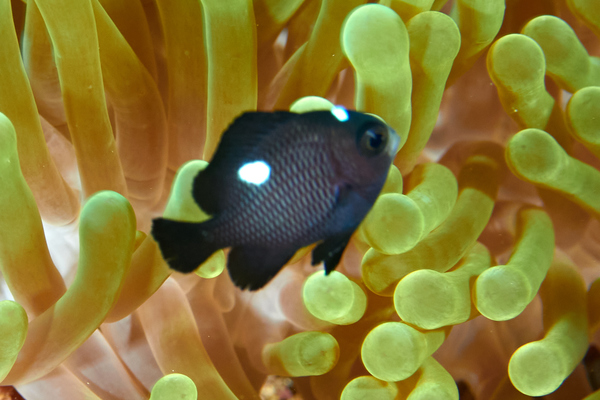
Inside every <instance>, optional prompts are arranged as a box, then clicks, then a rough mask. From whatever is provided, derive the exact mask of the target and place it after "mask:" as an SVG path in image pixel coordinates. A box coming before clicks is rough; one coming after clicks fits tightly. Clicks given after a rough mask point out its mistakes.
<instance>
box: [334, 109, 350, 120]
mask: <svg viewBox="0 0 600 400" xmlns="http://www.w3.org/2000/svg"><path fill="white" fill-rule="evenodd" d="M331 113H332V114H333V116H334V117H336V118H337V120H338V121H340V122H346V121H348V119H350V116H349V115H348V111H346V109H345V108H344V107H341V106H334V107H333V108H332V109H331Z"/></svg>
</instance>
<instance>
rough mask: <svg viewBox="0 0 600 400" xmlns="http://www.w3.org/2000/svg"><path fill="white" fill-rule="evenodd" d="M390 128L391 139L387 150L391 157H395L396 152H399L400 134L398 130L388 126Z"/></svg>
mask: <svg viewBox="0 0 600 400" xmlns="http://www.w3.org/2000/svg"><path fill="white" fill-rule="evenodd" d="M388 129H389V130H390V136H389V137H390V139H389V142H388V144H389V145H388V149H387V152H388V154H389V155H390V157H395V156H396V153H398V147H400V136H398V134H397V133H396V131H395V130H393V129H392V128H391V127H389V126H388Z"/></svg>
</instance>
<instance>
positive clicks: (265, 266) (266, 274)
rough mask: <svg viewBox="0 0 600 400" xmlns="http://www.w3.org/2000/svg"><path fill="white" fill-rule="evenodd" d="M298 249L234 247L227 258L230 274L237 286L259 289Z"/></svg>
mask: <svg viewBox="0 0 600 400" xmlns="http://www.w3.org/2000/svg"><path fill="white" fill-rule="evenodd" d="M296 250H297V249H295V248H294V249H282V248H280V247H267V248H265V247H255V246H237V247H234V248H232V249H231V251H230V252H229V257H228V259H227V269H228V270H229V276H230V277H231V280H232V281H233V283H234V284H235V285H236V286H237V287H240V288H242V289H249V290H258V289H260V288H262V287H263V286H265V285H266V284H267V282H269V281H270V280H271V279H272V278H273V277H274V276H275V275H276V274H277V273H278V272H279V271H280V270H281V268H283V266H284V265H285V264H286V263H287V262H288V261H289V260H290V259H291V258H292V257H293V256H294V254H295V253H296Z"/></svg>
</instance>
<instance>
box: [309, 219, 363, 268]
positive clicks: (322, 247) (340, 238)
mask: <svg viewBox="0 0 600 400" xmlns="http://www.w3.org/2000/svg"><path fill="white" fill-rule="evenodd" d="M353 233H354V230H351V231H348V232H342V233H341V234H339V235H335V236H332V237H330V238H327V239H325V240H324V241H323V242H322V243H320V244H319V245H317V247H315V249H314V250H313V252H312V265H317V264H319V263H321V262H324V263H325V275H329V274H330V273H331V271H333V270H334V269H335V267H337V265H338V264H339V263H340V260H341V259H342V254H344V250H346V246H348V242H349V241H350V239H351V238H352V234H353Z"/></svg>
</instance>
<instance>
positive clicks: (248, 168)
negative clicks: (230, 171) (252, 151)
mask: <svg viewBox="0 0 600 400" xmlns="http://www.w3.org/2000/svg"><path fill="white" fill-rule="evenodd" d="M270 175H271V167H270V166H269V164H267V163H266V162H264V161H253V162H249V163H246V164H244V165H242V166H241V168H240V169H239V170H238V176H239V177H240V179H241V180H243V181H244V182H248V183H251V184H253V185H262V184H263V183H265V182H266V181H267V180H268V179H269V176H270Z"/></svg>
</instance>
